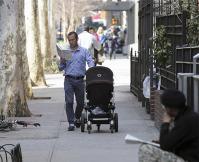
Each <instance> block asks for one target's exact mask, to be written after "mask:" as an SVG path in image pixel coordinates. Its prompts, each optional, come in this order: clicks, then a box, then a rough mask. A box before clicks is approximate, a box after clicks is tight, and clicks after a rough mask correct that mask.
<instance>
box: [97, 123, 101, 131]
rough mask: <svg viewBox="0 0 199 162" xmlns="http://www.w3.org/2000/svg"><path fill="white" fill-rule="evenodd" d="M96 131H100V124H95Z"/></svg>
mask: <svg viewBox="0 0 199 162" xmlns="http://www.w3.org/2000/svg"><path fill="white" fill-rule="evenodd" d="M97 131H98V132H99V131H100V124H97Z"/></svg>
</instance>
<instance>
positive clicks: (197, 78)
mask: <svg viewBox="0 0 199 162" xmlns="http://www.w3.org/2000/svg"><path fill="white" fill-rule="evenodd" d="M198 59H199V53H198V54H196V55H195V56H193V73H194V76H193V79H194V111H195V112H199V101H198V98H199V92H198V91H199V90H198V88H199V75H197V74H196V64H197V60H198Z"/></svg>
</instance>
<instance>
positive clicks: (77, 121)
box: [75, 119, 81, 128]
mask: <svg viewBox="0 0 199 162" xmlns="http://www.w3.org/2000/svg"><path fill="white" fill-rule="evenodd" d="M75 126H76V127H77V128H79V127H80V126H81V121H80V119H76V120H75Z"/></svg>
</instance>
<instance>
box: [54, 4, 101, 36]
mask: <svg viewBox="0 0 199 162" xmlns="http://www.w3.org/2000/svg"><path fill="white" fill-rule="evenodd" d="M99 1H101V0H93V1H89V0H67V1H57V8H58V9H57V11H58V12H57V13H56V20H58V21H59V20H60V18H62V20H63V23H62V24H63V28H64V35H65V34H66V33H68V32H69V31H72V30H75V28H76V27H77V26H78V25H80V24H81V19H82V17H84V16H88V15H89V11H90V10H92V8H93V6H94V5H95V2H99Z"/></svg>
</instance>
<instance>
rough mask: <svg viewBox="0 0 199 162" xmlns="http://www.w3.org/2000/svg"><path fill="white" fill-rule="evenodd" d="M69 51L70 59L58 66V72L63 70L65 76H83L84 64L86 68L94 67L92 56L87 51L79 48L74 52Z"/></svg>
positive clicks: (84, 71)
mask: <svg viewBox="0 0 199 162" xmlns="http://www.w3.org/2000/svg"><path fill="white" fill-rule="evenodd" d="M69 50H70V52H71V53H72V57H71V59H70V60H67V61H66V62H65V63H63V62H62V63H60V65H59V70H61V71H62V70H64V75H65V76H66V75H71V76H84V75H85V73H86V63H87V64H88V67H93V66H95V64H94V61H93V59H92V56H91V54H90V52H89V51H88V50H87V49H85V48H83V47H80V46H79V47H78V48H77V49H76V50H72V49H69Z"/></svg>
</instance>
